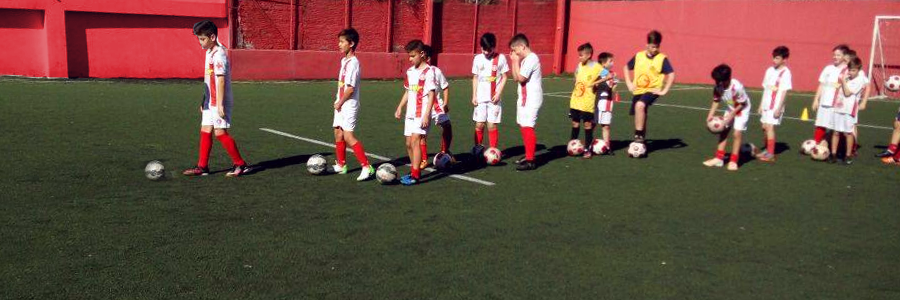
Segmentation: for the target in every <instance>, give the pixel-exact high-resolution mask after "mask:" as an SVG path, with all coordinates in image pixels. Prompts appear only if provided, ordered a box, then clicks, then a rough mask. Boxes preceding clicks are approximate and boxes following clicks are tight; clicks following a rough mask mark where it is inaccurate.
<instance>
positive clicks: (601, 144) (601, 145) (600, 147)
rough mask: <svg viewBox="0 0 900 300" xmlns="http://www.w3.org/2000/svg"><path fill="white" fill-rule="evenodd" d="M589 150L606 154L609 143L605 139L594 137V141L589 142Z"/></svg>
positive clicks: (598, 153)
mask: <svg viewBox="0 0 900 300" xmlns="http://www.w3.org/2000/svg"><path fill="white" fill-rule="evenodd" d="M591 151H593V152H594V154H596V155H601V154H606V153H607V152H609V145H608V144H607V143H606V141H605V140H602V139H594V142H593V143H591Z"/></svg>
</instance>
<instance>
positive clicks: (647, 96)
mask: <svg viewBox="0 0 900 300" xmlns="http://www.w3.org/2000/svg"><path fill="white" fill-rule="evenodd" d="M656 99H659V95H657V94H654V93H643V94H640V95H634V98H631V111H629V112H628V114H630V115H632V116H633V115H634V105H635V104H637V103H638V101H640V102H644V105H646V106H647V107H650V106H651V105H653V103H655V102H656Z"/></svg>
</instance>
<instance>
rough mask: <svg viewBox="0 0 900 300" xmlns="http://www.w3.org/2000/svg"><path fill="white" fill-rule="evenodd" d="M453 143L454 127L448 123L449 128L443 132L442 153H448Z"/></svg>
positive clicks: (445, 128)
mask: <svg viewBox="0 0 900 300" xmlns="http://www.w3.org/2000/svg"><path fill="white" fill-rule="evenodd" d="M451 142H453V127H451V126H450V123H447V126H445V127H443V130H441V152H444V153H448V152H447V151H449V150H450V143H451Z"/></svg>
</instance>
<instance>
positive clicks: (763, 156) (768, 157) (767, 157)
mask: <svg viewBox="0 0 900 300" xmlns="http://www.w3.org/2000/svg"><path fill="white" fill-rule="evenodd" d="M756 159H758V160H759V161H761V162H775V155H773V154H772V153H769V152H766V151H763V152H762V153H760V154H759V155H758V156H756Z"/></svg>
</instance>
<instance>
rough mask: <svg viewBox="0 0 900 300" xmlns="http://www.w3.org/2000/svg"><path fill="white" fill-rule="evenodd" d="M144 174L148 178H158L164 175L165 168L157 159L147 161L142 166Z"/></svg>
mask: <svg viewBox="0 0 900 300" xmlns="http://www.w3.org/2000/svg"><path fill="white" fill-rule="evenodd" d="M144 175H145V176H147V179H150V180H160V179H162V178H163V177H164V176H165V175H166V168H165V167H163V164H162V163H161V162H159V161H158V160H154V161H151V162H148V163H147V166H146V167H144Z"/></svg>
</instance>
